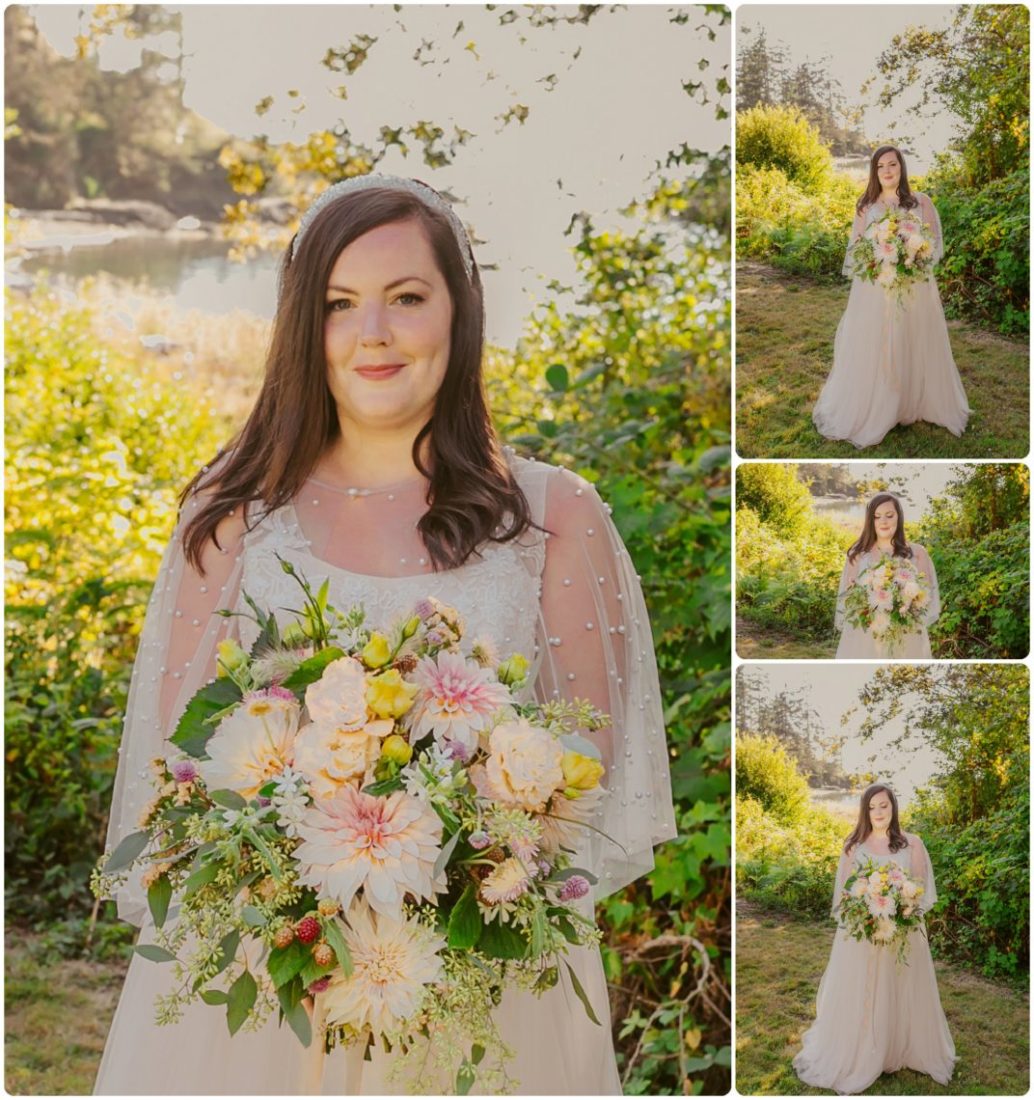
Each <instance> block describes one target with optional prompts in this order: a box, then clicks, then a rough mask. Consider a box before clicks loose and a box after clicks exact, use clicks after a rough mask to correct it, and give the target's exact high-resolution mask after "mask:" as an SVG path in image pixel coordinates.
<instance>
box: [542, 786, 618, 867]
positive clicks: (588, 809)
mask: <svg viewBox="0 0 1034 1100" xmlns="http://www.w3.org/2000/svg"><path fill="white" fill-rule="evenodd" d="M605 794H606V791H605V790H604V788H603V787H594V788H593V789H592V790H591V791H585V793H584V794H583V795H582V796H581V798H574V799H571V798H567V797H566V796H565V795H564V794H562V793H560V792H558V793H557V794H555V795H553V797H552V798H551V799H550V800H549V803H548V804H547V806H546V810H545V813H543V815H542V817H541V818H539V820H540V821H541V822H542V845H541V847H542V851H544V852H547V853H555V852H557V851H559V850H560V849H561V848H567V849H568V850H572V849H575V848H577V847H578V846H579V844H581V843H582V842H583V841H584V840H585V838H586V836H588V832H589V831H588V829H586V828H585V825H584V824H582V823H583V822H591V821H592V819H593V818H594V817H595V816H596V813H597V811H598V810H599V806H600V801H601V800H602V798H603V796H604V795H605Z"/></svg>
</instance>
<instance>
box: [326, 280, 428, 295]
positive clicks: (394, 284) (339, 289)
mask: <svg viewBox="0 0 1034 1100" xmlns="http://www.w3.org/2000/svg"><path fill="white" fill-rule="evenodd" d="M411 282H417V283H423V284H424V286H426V287H429V288H430V287H431V284H430V283H429V282H428V281H427V280H426V279H421V278H420V276H419V275H404V276H403V277H402V278H401V279H395V280H394V281H393V282H390V283H388V285H387V286H386V287H385V288H384V289H385V290H394V289H395V287H397V286H401V285H402V284H403V283H411ZM327 290H336V291H337V292H338V293H339V294H358V293H359V292H358V291H356V290H352V289H350V288H349V287H347V286H335V285H334V284H333V283H331V284H330V285H329V286H328V287H327Z"/></svg>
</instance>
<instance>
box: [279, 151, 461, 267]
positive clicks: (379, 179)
mask: <svg viewBox="0 0 1034 1100" xmlns="http://www.w3.org/2000/svg"><path fill="white" fill-rule="evenodd" d="M374 188H378V189H381V190H385V191H405V192H406V193H407V194H410V195H414V196H415V197H416V198H418V199H419V200H420V201H421V202H422V203H423V204H424V205H425V206H429V207H431V208H432V209H433V210H438V211H439V212H441V213H442V214H444V215H445V216H446V217H447V218H448V219H449V225H450V227H451V228H452V233H453V236H454V237H455V238H456V243H457V245H459V249H460V256H461V257H462V259H463V269H464V271H466V273H467V279H468V280H470V279H473V277H474V251H473V249H472V248H471V244H470V237H468V236H467V231H466V229H464V228H463V222H461V221H460V219H459V216H458V215H457V214H456V211H455V210H453V208H452V207H451V206H450V205H449V204H448V203H447V202H446V201H445V199H443V198H442V196H441V195H439V194H438V192H437V191H436V190H435V189H434V188H433V187H431V186H430V185H428V184H426V183H423V182H421V181H420V180H411V179H405V178H404V177H402V176H381V175H377V174H375V173H372V172H371V173H369V174H368V175H365V176H353V177H352V178H351V179H347V180H339V181H338V182H337V183H334V184H331V186H330V187H328V188H327V189H326V191H323V192H322V193H321V194H320V195H318V196H317V198H316V199H315V201H314V202H313V204H312V205H311V206H310V207H309V209H308V210H306V211H305V213H304V214H303V215H302V218H301V221H300V222H299V223H298V232H297V233H296V234H295V236H294V242H293V243H292V245H291V259H292V260H293V259H294V257H295V255H296V254H297V252H298V246H299V245H300V244H301V242H302V238H303V237H304V236H305V234H306V233H307V232H308V229H309V226H311V225H312V223H313V221H314V220H315V218H316V215H317V214H319V212H320V211H321V210H322V209H323V208H324V207H325V206H329V205H330V203H332V202H334V201H335V200H337V199H338V198H340V197H341V196H342V195H350V194H353V193H354V192H357V191H370V190H373V189H374Z"/></svg>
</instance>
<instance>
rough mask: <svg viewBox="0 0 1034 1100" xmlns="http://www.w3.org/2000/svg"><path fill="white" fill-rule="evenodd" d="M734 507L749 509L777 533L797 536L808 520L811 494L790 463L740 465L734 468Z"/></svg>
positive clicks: (795, 468) (807, 523)
mask: <svg viewBox="0 0 1034 1100" xmlns="http://www.w3.org/2000/svg"><path fill="white" fill-rule="evenodd" d="M736 506H737V508H749V509H750V510H751V511H752V512H754V514H755V515H756V516H757V518H758V519H759V520H760V522H761V523H764V524H766V525H767V526H769V527H770V528H771V529H772V530H773V531H775V532H776V533H777V534H779V535H788V536H792V535H797V534H799V533H801V532H802V531H803V530H804V529H805V528H806V527H807V526H809V520H810V519H811V493H809V492H808V486H807V485H806V484H805V483H804V482H803V481H801V479H800V478H799V477H798V476H797V467H796V466H795V465H794V464H793V463H790V462H769V463H760V462H751V463H747V464H746V465H743V466H741V467H740V468H739V469H738V470H737V471H736Z"/></svg>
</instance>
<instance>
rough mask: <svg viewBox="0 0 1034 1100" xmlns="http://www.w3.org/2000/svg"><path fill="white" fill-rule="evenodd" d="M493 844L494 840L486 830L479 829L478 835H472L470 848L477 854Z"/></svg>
mask: <svg viewBox="0 0 1034 1100" xmlns="http://www.w3.org/2000/svg"><path fill="white" fill-rule="evenodd" d="M491 843H492V838H491V837H490V836H489V835H488V833H486V832H485V831H484V829H478V831H477V832H476V833H471V834H470V846H471V848H473V849H474V850H475V851H477V852H480V851H481V849H482V848H487V847H488V846H489V844H491Z"/></svg>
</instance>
